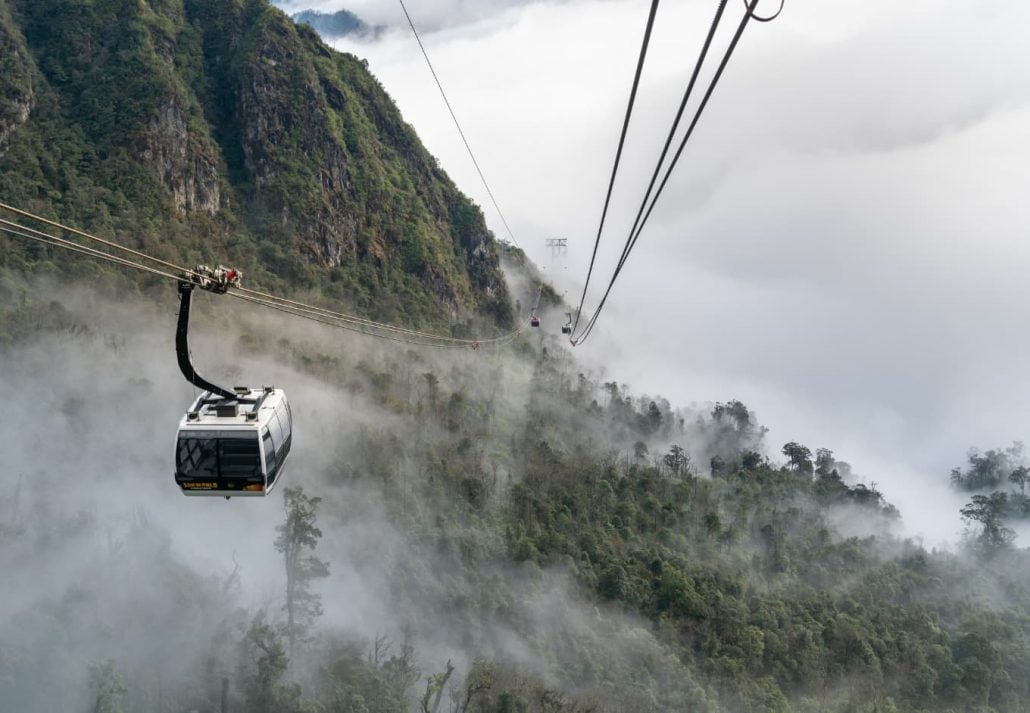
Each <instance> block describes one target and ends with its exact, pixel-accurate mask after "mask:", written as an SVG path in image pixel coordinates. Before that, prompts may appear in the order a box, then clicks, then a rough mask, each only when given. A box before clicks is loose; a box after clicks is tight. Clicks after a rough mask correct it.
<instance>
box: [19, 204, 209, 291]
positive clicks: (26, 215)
mask: <svg viewBox="0 0 1030 713" xmlns="http://www.w3.org/2000/svg"><path fill="white" fill-rule="evenodd" d="M0 208H2V209H4V210H7V211H10V212H12V213H14V214H16V215H20V216H22V217H23V218H28V219H30V220H35V221H38V222H40V223H43V224H45V225H49V226H50V227H51V228H57V229H58V230H62V231H65V232H68V233H72V234H73V235H78V236H79V237H82V238H86V239H87V240H93V241H95V242H98V243H101V244H103V245H106V246H107V247H109V248H116V249H118V250H122V251H124V252H127V253H129V254H130V255H135V256H136V257H138V258H142V259H144V260H150V261H152V262H156V263H157V264H159V265H164V266H165V267H170V268H172V269H173V270H180V271H182V272H185V273H186V274H187V275H192V274H194V273H193V270H189V269H187V268H184V267H182V266H180V265H176V264H175V263H171V262H168V261H166V260H162V259H160V258H156V257H151V256H150V255H147V254H146V253H142V252H140V251H138V250H133V249H132V248H129V247H126V246H124V245H119V244H118V243H115V242H111V241H110V240H104V239H103V238H100V237H97V236H96V235H90V234H89V233H86V232H83V231H81V230H78V229H77V228H72V227H69V226H67V225H62V224H61V223H57V222H55V221H53V220H50V219H48V218H44V217H43V216H40V215H35V214H34V213H29V212H28V211H24V210H21V209H20V208H15V207H14V206H11V205H7V204H6V203H0Z"/></svg>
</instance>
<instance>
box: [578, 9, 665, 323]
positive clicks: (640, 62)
mask: <svg viewBox="0 0 1030 713" xmlns="http://www.w3.org/2000/svg"><path fill="white" fill-rule="evenodd" d="M658 1H659V0H652V1H651V11H650V13H649V14H648V16H647V27H646V28H645V29H644V40H643V42H642V43H641V45H640V56H639V57H638V58H637V71H636V73H635V74H634V75H633V88H632V89H630V92H629V102H628V104H627V105H626V118H625V119H623V120H622V134H621V135H620V136H619V147H618V149H616V151H615V163H614V165H613V166H612V177H611V179H609V181H608V195H606V196H605V198H604V210H602V211H601V224H600V225H598V226H597V238H596V239H595V240H594V252H593V254H591V256H590V267H589V268H588V269H587V279H586V282H585V283H583V295H582V296H581V297H580V298H579V307H577V308H576V323H575V324H574V325H572V331H573V332H575V331H576V328H577V327H578V326H579V316H580V313H581V312H582V311H583V303H584V302H585V301H586V298H587V288H588V287H589V286H590V276H591V275H592V274H593V273H594V260H596V259H597V247H598V246H599V245H600V244H601V232H602V231H603V230H604V220H605V218H606V217H607V216H608V204H609V203H610V202H611V200H612V189H613V188H614V187H615V174H616V173H618V171H619V161H620V160H621V159H622V147H623V145H624V144H625V143H626V131H627V129H629V118H630V116H631V115H632V114H633V103H634V102H635V101H636V98H637V87H638V86H640V75H641V73H642V72H643V69H644V58H645V57H646V56H647V46H648V44H650V42H651V29H652V28H653V27H654V18H655V15H656V14H657V12H658Z"/></svg>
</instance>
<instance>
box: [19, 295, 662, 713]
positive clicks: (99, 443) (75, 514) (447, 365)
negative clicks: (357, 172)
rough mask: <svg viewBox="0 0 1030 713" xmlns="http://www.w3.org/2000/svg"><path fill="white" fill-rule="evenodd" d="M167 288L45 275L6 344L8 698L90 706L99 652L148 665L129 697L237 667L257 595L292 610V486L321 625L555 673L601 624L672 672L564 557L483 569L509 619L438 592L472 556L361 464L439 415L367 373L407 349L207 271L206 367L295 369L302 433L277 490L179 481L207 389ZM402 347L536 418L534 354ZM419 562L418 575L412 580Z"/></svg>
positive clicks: (362, 642)
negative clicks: (192, 415) (257, 303)
mask: <svg viewBox="0 0 1030 713" xmlns="http://www.w3.org/2000/svg"><path fill="white" fill-rule="evenodd" d="M165 292H167V294H163V295H162V297H163V298H164V299H163V300H162V304H161V306H155V305H154V304H153V303H151V302H149V301H147V300H143V299H134V300H131V301H120V302H118V301H113V300H110V299H106V298H104V297H101V296H98V295H97V294H96V293H94V292H92V291H90V290H89V289H88V288H85V287H77V288H67V287H56V286H54V285H52V284H44V285H34V286H33V291H32V301H33V302H37V301H38V304H40V305H43V306H44V307H43V310H44V312H46V313H47V314H48V315H50V316H52V317H54V322H55V323H56V324H57V325H58V326H57V327H56V328H54V329H53V330H43V331H41V332H40V333H39V334H37V335H36V336H34V337H30V338H27V339H19V340H17V341H15V342H14V343H12V344H9V345H8V346H7V347H5V348H4V358H3V360H2V361H0V384H2V385H3V389H4V393H5V394H7V395H8V404H9V409H10V411H9V412H10V414H12V415H13V417H12V418H8V419H5V420H4V422H3V428H2V437H3V441H4V442H5V443H8V444H10V445H11V446H12V447H11V448H10V450H9V453H8V458H7V461H6V467H5V468H3V469H2V470H0V486H2V487H3V489H4V491H5V492H6V493H8V494H9V497H8V498H6V499H5V504H4V505H3V508H2V509H0V535H2V538H0V568H2V571H5V572H9V573H16V574H15V576H8V577H4V578H3V579H0V596H2V597H3V599H4V601H5V603H6V606H5V615H4V617H3V619H2V621H0V640H3V641H4V643H5V647H4V652H3V656H2V657H0V671H4V670H6V671H7V672H8V676H9V677H5V676H3V675H0V700H4V701H7V702H8V703H7V704H5V705H8V704H10V705H14V704H16V708H12V710H14V709H18V710H37V711H44V710H55V711H56V710H79V709H83V710H84V709H85V708H87V707H88V705H89V703H88V702H89V701H90V700H92V696H94V695H95V691H92V690H91V689H90V686H89V678H88V674H89V670H90V669H89V667H90V666H91V665H95V664H97V663H98V662H101V661H104V660H107V659H113V660H114V662H115V664H116V666H117V668H118V669H119V670H121V671H123V672H124V674H125V675H126V677H127V678H128V679H129V680H134V681H136V682H137V683H136V685H130V687H129V692H128V699H127V703H128V708H129V709H141V710H142V709H154V710H158V709H160V708H154V707H153V706H156V705H159V704H160V701H157V702H155V701H154V700H149V699H146V700H145V699H144V698H141V696H144V697H145V696H150V697H153V696H158V697H160V696H161V695H162V693H161V691H162V690H163V688H162V687H163V686H164V687H168V688H171V687H177V686H179V685H180V682H181V681H184V680H187V679H189V678H191V677H194V676H197V675H198V671H199V670H201V669H203V670H204V671H205V673H204V675H205V676H207V677H208V678H210V679H211V680H215V679H217V678H220V677H221V676H222V675H227V676H235V671H236V667H237V665H238V663H237V659H238V656H239V654H238V652H237V651H236V650H235V649H234V648H233V642H234V641H235V640H236V639H238V638H240V637H241V636H242V631H243V630H245V628H246V625H247V623H249V620H250V619H251V618H252V617H255V616H258V613H259V612H264V614H263V616H265V617H267V618H268V619H269V620H270V621H272V622H278V621H281V619H282V616H283V614H282V607H283V588H284V582H285V577H284V572H283V562H282V556H281V555H280V553H278V552H276V551H275V549H274V547H273V542H274V540H275V537H276V532H275V527H276V526H277V525H279V524H280V523H281V522H282V520H283V515H284V514H283V509H282V507H283V503H282V488H283V487H286V486H303V487H304V488H305V490H307V491H309V492H310V493H311V494H313V495H317V496H319V497H322V498H323V502H322V504H321V506H320V517H319V524H320V525H321V527H322V529H323V532H324V536H323V537H322V539H321V543H320V544H319V547H318V552H317V554H318V555H319V556H320V557H322V558H323V559H324V560H325V561H327V562H328V563H329V570H330V576H329V577H328V578H327V579H325V580H324V581H322V582H319V584H318V587H317V588H318V592H319V593H320V594H321V596H322V599H323V606H324V615H323V616H322V617H321V620H320V622H319V628H320V631H322V632H323V635H326V636H328V635H330V634H331V632H337V633H338V635H341V636H345V637H348V638H349V639H352V640H353V641H355V642H357V643H356V644H355V646H356V647H357V648H359V649H361V650H362V651H364V647H365V646H367V645H368V642H369V641H374V640H375V639H376V637H382V636H386V637H388V638H389V640H390V642H392V647H393V651H394V652H396V651H398V650H399V649H400V645H401V642H402V641H404V640H405V638H406V637H409V638H411V640H412V641H413V643H414V644H415V645H416V651H417V656H418V664H419V665H420V666H421V667H423V669H424V670H425V671H426V672H427V674H428V673H429V672H432V671H433V670H435V669H443V667H444V664H445V663H446V662H447V661H453V663H454V664H455V666H457V667H458V671H459V674H460V675H463V674H464V673H466V672H467V671H468V669H469V667H470V666H471V664H472V663H473V658H474V657H475V656H490V657H497V658H499V659H501V660H506V661H510V662H512V663H514V664H517V665H518V666H519V667H521V668H523V669H525V670H527V671H529V672H531V673H532V674H534V675H537V676H540V677H541V679H542V680H544V681H546V682H547V683H549V684H552V685H562V684H563V683H566V681H565V680H564V674H563V671H565V670H567V669H566V667H568V666H574V665H575V663H574V658H575V647H576V646H582V645H589V646H590V647H591V648H593V649H604V650H607V651H608V654H607V656H608V658H609V659H610V665H611V666H612V667H613V668H617V669H623V670H626V671H628V670H632V668H633V666H634V661H635V660H636V659H637V658H638V657H646V658H649V659H651V660H652V661H653V665H654V666H656V667H657V669H658V670H663V671H664V672H665V674H666V675H669V676H676V675H680V674H677V671H680V669H681V667H682V664H680V663H679V662H678V661H676V660H675V657H674V656H672V655H671V654H670V653H669V652H667V651H665V649H664V647H662V646H661V645H660V644H659V643H658V642H657V641H656V640H655V639H654V638H653V636H652V635H651V634H650V633H649V627H648V626H647V625H646V623H645V622H642V621H638V620H637V619H636V618H635V617H632V616H629V615H628V614H624V613H619V612H617V611H615V610H609V609H598V608H597V607H596V606H595V605H592V604H589V603H587V602H586V601H585V600H582V598H581V595H580V594H579V593H578V591H577V586H576V584H575V582H573V581H572V580H571V579H570V575H569V573H568V572H566V571H565V569H564V568H562V567H557V568H554V569H552V570H549V571H546V572H543V573H541V572H540V571H539V570H537V571H536V573H535V574H531V576H529V577H527V576H526V575H527V572H526V571H525V569H524V567H525V566H529V565H525V566H523V567H520V566H518V565H515V564H512V565H510V566H500V567H496V568H493V569H492V571H491V573H490V575H489V577H490V578H492V579H493V578H497V579H499V580H500V581H503V582H504V584H503V587H504V588H506V589H510V592H511V595H510V596H511V597H512V598H511V599H510V600H509V601H508V602H507V606H509V607H511V608H513V609H514V610H515V614H514V615H515V616H516V617H517V618H518V619H519V621H520V622H521V623H522V625H523V626H524V627H525V628H520V629H518V630H516V629H513V628H511V627H510V626H507V625H505V624H503V623H500V622H495V621H491V620H490V619H478V620H477V619H469V618H467V615H468V612H467V611H466V612H463V611H462V610H461V609H460V608H459V609H457V610H453V608H451V607H449V606H448V604H449V602H448V601H447V600H446V599H442V598H441V599H437V598H436V597H435V596H434V594H435V595H437V596H439V597H445V595H446V592H445V588H444V587H443V586H441V585H439V584H436V583H437V582H442V581H445V580H447V579H448V578H459V579H460V578H461V577H462V576H463V574H462V573H461V572H460V571H455V570H454V569H453V567H454V563H453V562H450V561H449V560H447V559H446V558H440V560H439V561H425V559H424V555H423V554H422V553H420V552H416V551H414V550H413V549H412V543H411V542H410V541H408V540H406V539H405V537H404V535H403V534H402V533H400V532H398V531H397V530H396V529H395V528H394V527H393V526H392V525H391V524H390V522H389V520H388V518H387V517H386V515H385V510H386V508H387V505H388V504H387V503H384V501H383V497H384V496H383V493H382V490H381V489H380V488H378V487H375V486H374V485H372V486H370V485H369V484H368V482H367V480H365V478H367V477H373V478H374V477H376V475H375V474H371V473H368V474H360V475H359V474H355V473H352V472H350V471H351V469H352V468H360V467H367V464H368V458H369V456H368V454H366V453H362V452H361V451H362V449H363V448H365V447H366V441H365V438H366V437H367V436H369V435H370V434H374V435H375V436H376V437H383V438H400V439H420V438H426V437H431V432H432V430H433V428H434V424H432V423H424V424H423V426H424V429H425V430H424V431H422V432H420V431H421V428H420V427H419V426H416V427H415V429H414V430H413V428H412V425H413V424H412V423H411V421H410V419H408V420H405V419H403V418H401V417H399V416H397V415H394V414H391V413H389V410H388V409H383V408H382V405H381V404H376V403H374V402H373V401H372V400H371V399H370V398H369V397H368V396H367V395H366V394H364V393H362V392H363V391H364V388H365V387H364V386H363V385H362V383H361V381H360V379H361V367H359V366H358V364H360V363H366V364H367V363H381V362H382V360H383V359H384V357H385V355H386V354H387V352H389V351H390V350H391V349H394V350H395V349H396V348H394V347H393V345H392V344H390V343H385V344H380V343H377V342H375V341H374V340H369V339H364V338H360V337H354V336H353V335H350V334H348V333H346V332H341V331H334V330H331V329H323V328H321V327H319V326H317V325H315V326H310V325H308V324H307V323H303V322H300V323H298V322H297V321H296V320H292V321H291V320H288V319H285V318H282V317H280V316H279V315H276V314H274V313H266V312H263V311H254V310H247V309H245V308H244V309H238V308H237V306H236V305H235V304H226V302H227V300H224V299H223V300H218V299H217V298H215V297H213V296H211V295H208V294H204V293H201V294H200V295H199V299H196V300H195V304H194V307H193V314H194V317H193V323H192V330H191V345H192V352H193V358H194V363H195V365H196V366H197V368H198V370H199V371H201V373H203V374H205V375H206V376H208V377H210V378H212V379H213V380H214V381H216V382H219V381H221V382H224V383H232V384H236V383H247V384H253V385H258V384H275V385H277V386H280V387H282V388H284V389H285V390H286V391H287V393H288V396H289V398H290V402H291V405H292V410H293V414H294V427H295V430H294V446H293V451H292V454H291V456H290V460H289V465H288V467H287V471H286V476H285V480H284V485H282V486H280V488H279V491H278V492H276V493H273V495H272V496H270V497H268V498H236V499H233V500H229V501H226V500H224V499H222V498H203V497H191V498H187V497H183V496H182V495H181V494H180V492H179V490H178V488H177V486H176V485H175V483H174V481H173V479H172V470H173V443H174V435H175V428H176V425H177V423H178V420H179V419H180V418H181V416H182V413H183V411H184V409H185V408H186V406H187V405H188V404H189V403H191V402H192V400H193V399H194V398H195V396H196V390H195V389H194V388H193V387H192V386H190V385H189V384H187V383H186V382H185V381H184V379H183V378H182V375H181V374H180V373H179V371H178V368H177V365H176V362H175V352H174V320H175V315H176V310H177V301H176V298H175V297H174V294H173V293H172V292H171V290H165ZM48 302H49V305H48V304H47V303H48ZM255 346H256V348H255ZM399 349H401V350H402V351H403V349H404V348H403V347H400V348H399ZM393 357H394V358H397V354H396V353H394V354H393ZM400 358H401V359H402V360H407V362H408V371H407V373H401V374H396V375H395V376H396V377H397V378H398V379H399V380H406V381H407V382H408V384H410V385H411V388H412V389H413V390H417V389H419V388H421V383H420V382H422V381H423V378H422V376H421V374H422V373H423V372H425V371H427V370H428V371H435V372H437V373H439V374H441V382H442V383H443V384H447V385H448V386H449V387H450V388H455V389H460V390H461V391H463V392H468V393H473V394H476V395H477V398H478V397H482V396H484V395H485V394H487V393H490V398H491V399H494V400H497V401H498V403H497V405H496V412H497V413H498V414H500V418H502V419H505V420H507V421H509V422H510V424H511V425H512V427H513V428H514V427H515V426H514V424H516V423H518V421H519V420H520V419H523V418H525V409H526V405H527V400H528V398H529V394H528V390H529V389H530V388H531V386H532V385H531V380H530V377H531V369H530V367H529V364H528V362H527V361H526V360H525V359H512V358H511V357H509V356H504V355H500V354H496V353H488V352H486V351H484V353H480V354H472V353H466V352H458V353H455V352H453V351H448V352H445V353H432V351H431V350H430V351H429V353H424V352H423V353H416V352H413V351H408V353H407V354H406V355H402V356H401V357H400ZM318 362H322V363H323V364H328V365H330V368H331V369H333V370H334V372H335V373H338V374H342V373H348V374H350V379H349V380H348V381H347V382H339V381H335V382H334V381H333V380H332V379H320V378H315V377H313V376H312V375H311V373H310V371H311V370H312V369H311V368H308V369H307V371H308V372H309V373H304V369H303V368H301V369H298V368H296V366H297V365H298V364H299V365H301V366H302V367H303V366H305V365H306V366H308V367H311V365H312V364H316V366H315V367H314V370H316V371H317V370H318V369H320V368H321V365H317V364H318ZM581 435H585V434H581ZM596 436H597V438H598V442H603V440H606V439H607V438H608V434H605V433H598V434H596ZM412 467H413V468H415V469H416V470H412V471H411V472H409V473H407V474H406V475H403V476H402V477H410V478H417V477H419V476H420V475H422V473H421V472H420V471H419V470H417V469H419V468H421V469H423V470H424V468H425V464H421V465H420V464H414V465H413V466H412ZM383 477H386V476H385V474H383ZM495 477H497V474H496V472H495ZM500 477H502V478H505V477H507V474H506V473H504V472H502V473H501V476H500ZM393 505H394V506H395V507H396V503H394V504H393ZM412 567H421V568H424V571H417V570H416V571H414V572H413V571H411V568H412ZM413 578H414V579H423V580H425V583H426V588H425V589H424V590H423V591H419V592H406V591H404V588H405V587H409V586H410V584H411V581H412V579H413ZM449 609H451V610H449ZM570 639H572V640H574V641H575V642H577V643H576V645H575V646H571V647H570V644H569V643H568V642H569V640H570ZM473 642H474V645H472V643H473ZM541 650H543V651H546V652H549V654H548V656H547V657H545V658H541ZM4 659H6V660H4ZM30 672H33V673H30ZM208 682H210V681H208ZM596 683H597V685H598V686H602V685H610V682H606V681H604V680H602V679H600V678H598V679H597V681H596ZM168 695H169V696H170V697H171V693H168Z"/></svg>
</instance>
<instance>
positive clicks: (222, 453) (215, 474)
mask: <svg viewBox="0 0 1030 713" xmlns="http://www.w3.org/2000/svg"><path fill="white" fill-rule="evenodd" d="M236 396H237V398H235V399H226V398H224V397H221V396H218V395H214V394H212V393H211V392H204V393H203V394H201V396H200V397H199V398H198V399H197V400H196V401H195V402H194V403H193V406H192V407H191V408H190V410H189V411H188V412H187V413H186V415H185V416H184V417H183V419H182V421H181V422H180V423H179V432H178V435H177V437H176V443H175V482H176V483H177V484H178V485H179V487H180V488H181V489H182V492H183V493H184V494H185V495H219V496H225V497H230V496H257V495H268V494H269V493H271V492H272V490H273V489H274V488H275V485H276V483H277V482H278V481H279V479H280V478H281V477H282V472H283V466H284V465H285V464H286V457H287V456H288V455H289V453H290V445H291V442H292V433H293V415H292V413H291V412H290V404H289V403H288V402H287V400H286V394H285V393H283V391H282V390H281V389H276V388H272V387H265V388H263V389H246V388H239V387H238V388H237V389H236Z"/></svg>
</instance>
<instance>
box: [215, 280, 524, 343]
mask: <svg viewBox="0 0 1030 713" xmlns="http://www.w3.org/2000/svg"><path fill="white" fill-rule="evenodd" d="M226 294H227V295H229V296H230V297H235V298H237V299H241V300H243V301H245V302H251V303H254V304H259V305H262V306H265V307H268V308H270V309H274V310H277V311H279V312H284V313H286V314H289V315H292V316H294V317H300V318H301V319H307V320H311V321H313V322H318V323H320V324H324V325H327V326H329V327H335V328H338V329H344V330H346V331H349V332H355V333H356V334H363V335H365V336H369V337H375V338H377V339H387V340H389V341H392V342H397V343H400V344H411V345H415V346H423V347H434V348H438V349H458V348H466V347H479V346H484V345H497V344H501V343H503V342H506V341H510V340H511V339H514V338H515V336H516V335H517V334H518V333H519V332H521V331H522V329H521V328H520V329H517V330H514V331H513V332H511V333H510V334H508V335H505V336H503V337H497V338H495V339H489V340H483V341H475V340H470V341H468V342H467V343H460V344H458V343H453V342H433V341H431V340H427V339H420V340H416V339H412V338H410V337H409V338H405V337H398V336H393V335H391V334H382V333H379V332H375V331H370V328H366V327H362V326H355V325H352V324H346V323H341V322H340V321H339V320H335V319H333V318H331V317H328V316H326V315H321V314H317V313H314V312H311V311H310V310H301V309H298V308H297V307H290V306H287V305H283V304H279V303H275V302H270V301H268V300H263V299H260V298H257V297H251V296H249V295H245V294H241V293H239V292H236V291H232V290H230V291H229V292H227V293H226Z"/></svg>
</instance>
